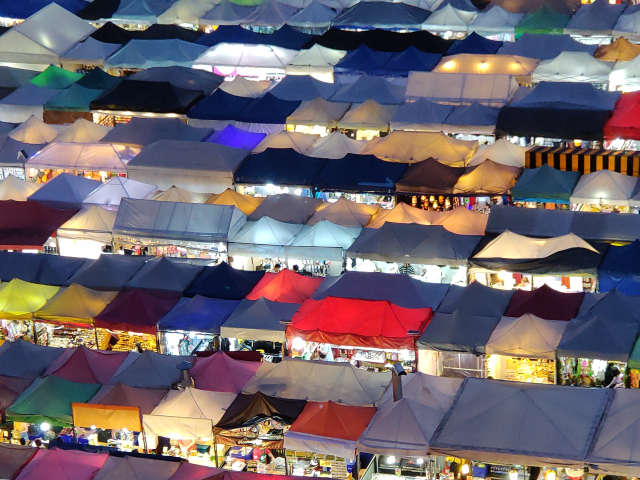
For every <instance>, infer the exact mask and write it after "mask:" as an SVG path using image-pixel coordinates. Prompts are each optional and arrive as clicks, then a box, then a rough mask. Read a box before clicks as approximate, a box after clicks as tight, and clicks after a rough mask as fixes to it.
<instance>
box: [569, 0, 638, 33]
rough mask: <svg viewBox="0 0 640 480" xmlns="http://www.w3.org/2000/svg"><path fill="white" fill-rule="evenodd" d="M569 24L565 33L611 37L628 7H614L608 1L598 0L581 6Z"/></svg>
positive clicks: (622, 5)
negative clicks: (612, 31)
mask: <svg viewBox="0 0 640 480" xmlns="http://www.w3.org/2000/svg"><path fill="white" fill-rule="evenodd" d="M582 6H584V7H585V8H579V9H578V10H577V11H576V13H575V14H573V16H572V17H571V19H570V20H569V23H567V26H566V27H565V29H564V31H565V33H574V34H579V35H611V30H612V29H613V27H614V26H615V25H616V22H617V21H618V17H620V15H622V12H623V11H624V10H625V8H626V5H624V4H621V5H615V4H614V5H612V4H610V3H609V2H607V1H606V0H604V1H603V0H597V1H595V2H593V3H591V4H589V5H581V7H582Z"/></svg>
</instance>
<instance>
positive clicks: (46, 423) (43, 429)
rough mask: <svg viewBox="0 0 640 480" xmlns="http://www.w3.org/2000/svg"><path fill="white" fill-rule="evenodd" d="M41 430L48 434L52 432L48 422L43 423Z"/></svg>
mask: <svg viewBox="0 0 640 480" xmlns="http://www.w3.org/2000/svg"><path fill="white" fill-rule="evenodd" d="M40 430H41V431H43V432H48V431H49V430H51V424H50V423H48V422H42V423H41V424H40Z"/></svg>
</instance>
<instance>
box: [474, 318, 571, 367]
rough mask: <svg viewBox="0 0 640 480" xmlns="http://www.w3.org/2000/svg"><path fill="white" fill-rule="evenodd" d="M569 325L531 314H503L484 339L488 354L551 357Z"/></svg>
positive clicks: (554, 354)
mask: <svg viewBox="0 0 640 480" xmlns="http://www.w3.org/2000/svg"><path fill="white" fill-rule="evenodd" d="M568 324H569V322H566V321H564V320H545V319H543V318H540V317H536V316H535V315H533V314H532V313H527V314H525V315H522V316H521V317H519V318H512V317H502V320H500V322H499V323H498V325H496V327H495V328H494V330H493V332H492V333H491V337H489V340H488V341H487V346H486V351H487V354H497V355H506V356H511V357H528V358H549V359H554V358H555V357H556V350H557V348H558V344H559V343H560V339H561V338H562V334H563V333H564V331H565V329H566V328H567V325H568Z"/></svg>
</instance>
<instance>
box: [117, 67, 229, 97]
mask: <svg viewBox="0 0 640 480" xmlns="http://www.w3.org/2000/svg"><path fill="white" fill-rule="evenodd" d="M129 78H130V79H131V80H142V81H145V82H167V83H170V84H171V85H173V86H174V87H178V88H184V89H187V90H200V91H201V92H202V93H203V94H204V95H210V94H211V93H212V92H213V91H214V90H215V89H216V88H218V86H219V85H220V84H221V83H222V82H223V81H224V78H223V77H221V76H219V75H214V74H212V73H211V72H206V71H204V70H198V69H197V68H191V66H188V67H181V66H177V65H174V66H172V67H152V68H147V69H146V70H142V71H140V72H137V73H134V74H133V75H131V76H130V77H129Z"/></svg>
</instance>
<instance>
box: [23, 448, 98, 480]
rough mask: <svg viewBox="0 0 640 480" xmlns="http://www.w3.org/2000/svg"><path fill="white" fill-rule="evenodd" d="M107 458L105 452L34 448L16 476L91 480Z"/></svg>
mask: <svg viewBox="0 0 640 480" xmlns="http://www.w3.org/2000/svg"><path fill="white" fill-rule="evenodd" d="M30 450H32V449H30ZM107 458H109V455H108V454H106V453H89V452H81V451H78V450H62V449H58V448H55V449H51V450H43V449H36V454H35V455H34V456H33V458H32V459H31V461H30V462H29V463H27V464H26V465H24V468H22V470H20V473H19V475H18V477H17V478H19V479H20V480H37V479H38V478H43V477H45V476H47V477H50V478H52V477H53V478H73V479H77V480H92V479H93V478H95V477H94V475H95V474H96V472H98V471H99V470H100V469H101V468H102V466H103V465H104V463H105V462H106V460H107Z"/></svg>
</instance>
